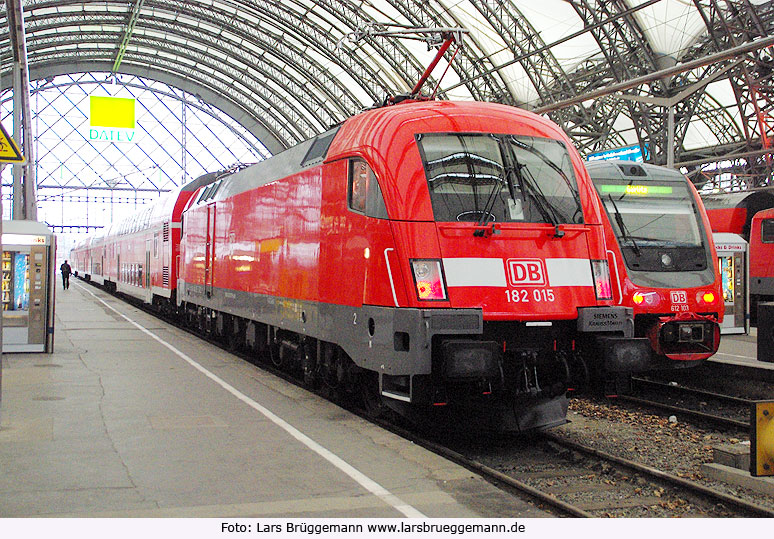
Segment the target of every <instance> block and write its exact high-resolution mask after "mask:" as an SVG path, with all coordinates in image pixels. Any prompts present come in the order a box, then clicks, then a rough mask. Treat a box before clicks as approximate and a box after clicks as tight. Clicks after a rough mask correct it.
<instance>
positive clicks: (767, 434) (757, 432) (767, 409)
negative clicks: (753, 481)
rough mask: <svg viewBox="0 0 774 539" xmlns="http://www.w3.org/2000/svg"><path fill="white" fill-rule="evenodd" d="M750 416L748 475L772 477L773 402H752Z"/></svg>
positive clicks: (773, 448)
mask: <svg viewBox="0 0 774 539" xmlns="http://www.w3.org/2000/svg"><path fill="white" fill-rule="evenodd" d="M750 415H751V417H750V419H751V421H750V475H752V476H754V477H760V476H771V475H774V401H753V403H752V413H751V414H750Z"/></svg>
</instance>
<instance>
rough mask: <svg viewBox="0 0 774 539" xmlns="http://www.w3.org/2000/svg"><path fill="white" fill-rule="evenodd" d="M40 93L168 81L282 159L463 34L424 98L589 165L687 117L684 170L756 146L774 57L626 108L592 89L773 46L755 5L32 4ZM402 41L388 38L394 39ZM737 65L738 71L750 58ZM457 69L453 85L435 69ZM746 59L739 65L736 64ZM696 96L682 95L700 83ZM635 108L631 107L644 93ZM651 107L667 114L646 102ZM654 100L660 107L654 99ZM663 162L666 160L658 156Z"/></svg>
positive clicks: (514, 0)
mask: <svg viewBox="0 0 774 539" xmlns="http://www.w3.org/2000/svg"><path fill="white" fill-rule="evenodd" d="M22 4H23V12H24V24H25V32H26V40H27V55H28V61H29V69H30V78H31V80H42V79H46V78H50V77H53V76H56V75H60V74H64V73H79V72H89V71H103V72H105V71H107V72H113V73H116V74H132V75H139V76H143V77H146V78H150V79H154V80H158V81H161V82H165V83H167V84H170V85H173V86H175V87H178V88H180V89H182V90H185V91H188V92H190V93H192V94H195V95H197V97H200V98H201V99H203V100H204V101H207V102H209V103H211V104H213V105H214V106H217V107H218V108H220V109H221V110H223V111H224V112H226V113H227V114H228V115H230V116H231V117H232V118H234V119H235V120H237V121H238V122H239V123H241V124H242V125H243V126H245V127H246V128H247V129H248V130H250V131H251V132H252V133H253V134H255V135H256V136H257V137H258V138H259V139H260V140H261V141H262V142H263V143H264V144H265V145H266V147H267V148H268V149H269V150H270V151H272V152H277V151H279V150H281V149H284V148H287V147H289V146H292V145H294V144H296V143H298V142H299V141H302V140H305V139H307V138H310V137H311V136H313V135H315V134H318V133H321V132H323V131H325V130H327V129H328V128H329V127H330V126H331V125H335V124H337V123H339V122H341V121H342V120H343V119H345V118H346V117H348V116H350V115H352V114H354V113H357V112H358V111H360V110H362V109H364V108H368V107H371V106H373V105H374V104H379V103H381V102H382V101H383V100H384V99H385V98H386V97H388V96H392V95H396V94H401V93H406V92H407V91H409V90H410V89H411V88H412V86H413V85H414V83H415V82H416V81H417V79H418V78H419V76H420V74H421V73H422V71H423V69H424V68H425V66H427V65H428V63H429V62H430V60H431V59H432V58H433V56H434V55H435V51H436V50H437V47H438V45H439V43H440V42H439V39H438V35H437V34H423V38H422V39H408V37H409V36H408V35H403V36H402V37H401V36H396V35H395V32H404V31H405V30H406V29H408V28H417V27H419V28H431V29H438V28H464V29H466V30H468V31H469V33H467V34H465V35H464V36H463V46H462V47H461V48H460V50H459V52H458V53H457V54H456V55H455V56H454V57H453V59H452V54H453V52H454V50H455V48H454V47H452V48H451V49H450V51H449V52H448V53H447V54H446V56H445V59H444V60H443V61H442V62H441V63H440V64H439V66H438V67H437V69H436V70H435V71H434V73H433V77H431V79H430V80H429V81H428V83H427V85H426V86H425V88H424V89H425V91H426V92H432V91H434V89H436V88H437V92H438V96H439V97H440V98H445V99H477V100H488V101H497V102H502V103H508V104H513V105H517V106H520V107H523V108H526V109H531V110H537V111H540V110H541V108H545V107H546V106H548V105H551V104H552V103H557V102H565V101H567V100H568V99H571V98H576V99H577V102H576V103H574V104H571V105H568V106H565V107H562V108H560V109H558V110H555V111H552V112H550V116H551V118H552V119H553V120H554V121H556V122H557V123H559V124H560V125H561V126H562V127H563V128H564V129H565V131H566V132H567V133H568V134H569V135H570V136H571V137H572V138H573V140H574V141H575V143H576V146H577V147H578V148H579V150H580V151H581V152H582V153H590V152H593V151H598V150H601V149H605V148H617V147H622V146H626V145H628V144H638V143H639V144H646V143H647V145H648V151H649V152H651V153H652V154H653V155H656V156H661V155H662V154H663V153H664V150H665V148H666V147H667V146H668V144H669V143H668V142H667V141H666V140H665V139H664V136H665V135H664V133H665V132H666V127H667V115H666V113H665V111H666V109H665V107H664V106H663V102H661V104H659V101H658V99H665V98H669V97H672V96H676V95H678V94H681V92H684V94H683V95H684V98H683V99H681V101H680V102H679V103H678V104H677V105H676V108H675V112H676V115H675V122H676V133H675V137H676V143H675V146H676V148H677V156H676V160H677V162H678V163H680V162H681V161H682V162H690V161H691V160H699V161H701V160H702V159H705V160H706V159H712V158H716V157H718V156H724V155H729V154H734V152H736V153H739V152H741V151H746V152H750V151H755V150H756V149H760V148H761V147H762V145H764V146H765V144H766V139H767V138H768V137H769V136H771V133H767V130H770V129H772V128H773V127H774V119H772V118H771V116H770V115H771V113H772V112H771V101H772V100H774V95H772V94H773V92H772V91H771V88H772V84H771V78H770V77H771V68H772V67H774V55H773V54H771V53H770V52H769V51H770V50H771V49H770V48H768V49H760V50H757V51H753V52H750V53H747V54H745V55H744V56H742V57H738V58H736V59H732V60H726V61H722V62H715V63H712V64H711V65H707V66H702V67H699V68H696V69H692V70H689V71H685V72H682V73H678V74H675V75H673V76H670V77H664V78H661V79H656V80H652V81H649V82H647V83H644V84H641V85H639V86H637V87H634V88H631V89H628V90H626V92H625V93H626V94H627V95H628V96H629V97H627V98H620V97H615V96H610V95H603V96H600V97H596V98H594V99H588V100H583V99H582V98H583V96H584V95H585V94H587V93H589V92H591V91H594V90H598V89H600V88H604V87H606V86H610V85H611V84H615V83H618V82H622V81H627V80H631V79H635V78H637V77H641V76H643V75H646V74H650V73H655V72H659V71H660V70H663V69H664V68H668V67H672V66H675V65H680V64H682V63H685V62H688V61H691V60H695V59H697V58H701V57H705V56H707V55H710V54H712V53H715V52H718V51H723V50H727V49H731V48H732V47H736V46H738V45H741V44H743V43H748V42H751V41H754V40H756V39H759V38H761V37H762V36H770V35H772V34H774V31H772V29H773V28H774V2H772V1H765V2H764V1H761V0H724V1H720V0H695V1H686V0H606V1H602V0H572V1H564V0H542V1H541V2H539V3H538V2H534V0H426V1H417V0H358V1H355V0H281V1H273V0H272V1H270V0H133V1H126V0H86V1H84V0H23V1H22ZM6 5H7V3H6V2H2V3H1V4H0V65H1V66H2V68H1V69H0V75H2V79H1V80H0V90H2V89H3V88H7V87H8V86H10V85H11V78H12V77H11V76H10V75H11V67H12V63H13V51H12V47H11V44H12V43H11V40H10V33H9V28H8V26H9V25H8V22H9V16H8V13H7V9H8V8H7V7H6ZM387 31H389V32H392V33H391V34H390V35H384V32H387ZM740 59H741V62H740V61H739V60H740ZM448 62H451V65H450V69H448V73H447V74H446V76H445V77H444V78H443V79H442V80H441V81H440V83H439V82H438V80H439V78H440V75H441V73H443V71H444V69H445V68H446V67H447V65H448ZM734 62H735V63H734ZM692 85H696V86H695V87H693V88H694V89H695V91H693V92H686V90H687V89H688V88H689V87H692ZM632 96H633V97H632ZM653 98H655V99H656V101H655V103H654V102H653V101H652V99H653ZM648 100H651V101H650V102H649V101H648ZM654 160H655V161H656V162H658V161H659V160H661V161H663V159H662V158H661V157H658V158H657V159H654Z"/></svg>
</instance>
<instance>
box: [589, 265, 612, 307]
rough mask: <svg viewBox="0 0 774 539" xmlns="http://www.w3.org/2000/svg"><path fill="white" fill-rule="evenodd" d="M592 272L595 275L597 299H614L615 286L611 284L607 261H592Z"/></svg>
mask: <svg viewBox="0 0 774 539" xmlns="http://www.w3.org/2000/svg"><path fill="white" fill-rule="evenodd" d="M591 272H592V273H593V275H594V292H596V294H597V299H613V284H612V283H611V282H610V268H608V266H607V260H592V261H591Z"/></svg>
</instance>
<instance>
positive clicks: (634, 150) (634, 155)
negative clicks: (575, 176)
mask: <svg viewBox="0 0 774 539" xmlns="http://www.w3.org/2000/svg"><path fill="white" fill-rule="evenodd" d="M611 159H621V160H622V161H634V162H635V163H642V162H643V156H642V148H640V145H639V144H635V145H634V146H626V147H625V148H618V149H616V150H605V151H604V152H596V153H590V154H588V155H587V156H586V161H609V160H611Z"/></svg>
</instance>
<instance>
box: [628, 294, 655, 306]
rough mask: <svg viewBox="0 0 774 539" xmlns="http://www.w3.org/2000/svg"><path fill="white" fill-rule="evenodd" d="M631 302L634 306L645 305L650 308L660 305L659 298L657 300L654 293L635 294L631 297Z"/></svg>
mask: <svg viewBox="0 0 774 539" xmlns="http://www.w3.org/2000/svg"><path fill="white" fill-rule="evenodd" d="M632 301H633V302H634V304H635V305H643V304H645V305H648V306H650V307H655V306H656V305H658V304H659V303H661V298H659V296H658V294H657V293H656V292H635V293H634V294H633V295H632Z"/></svg>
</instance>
